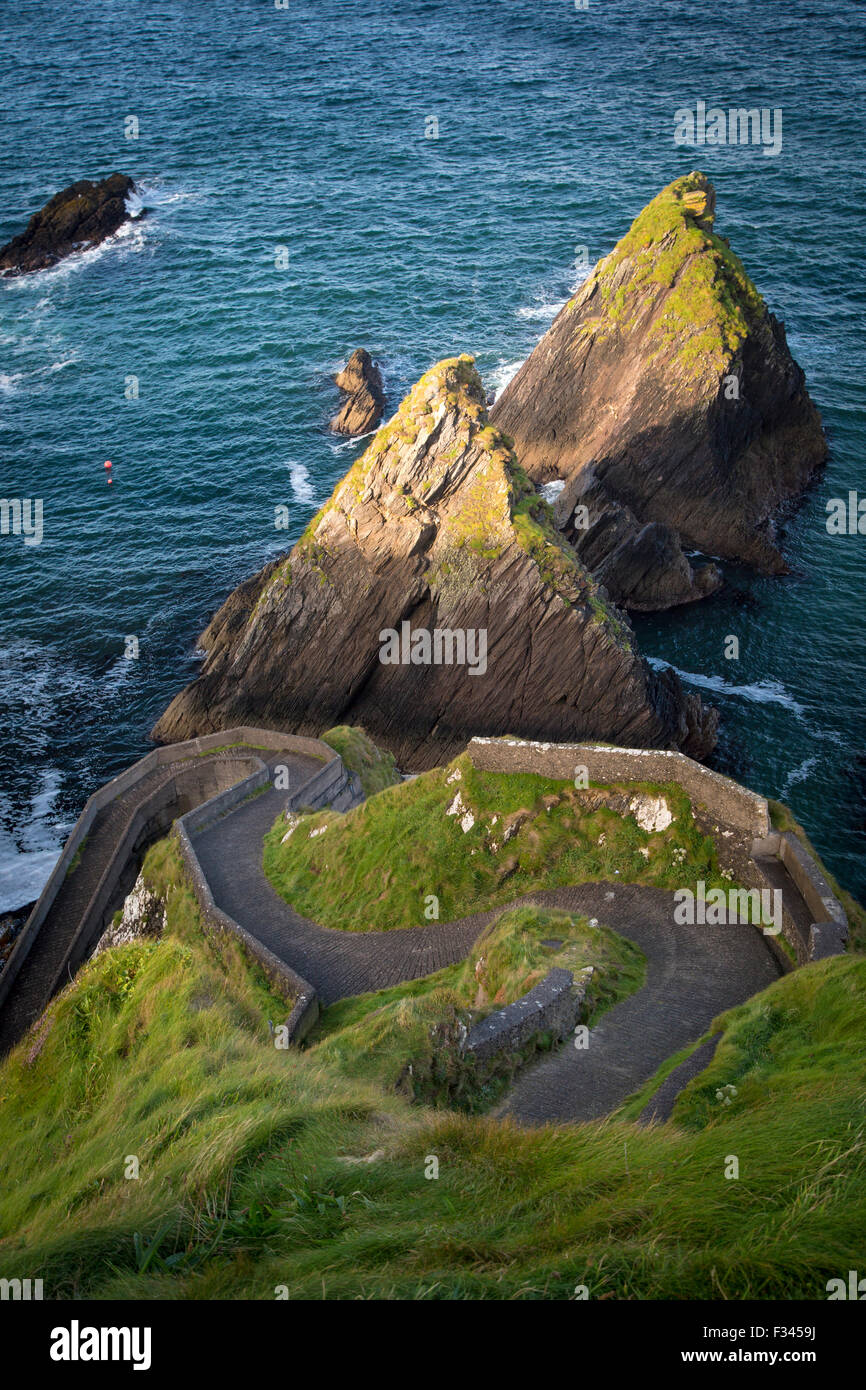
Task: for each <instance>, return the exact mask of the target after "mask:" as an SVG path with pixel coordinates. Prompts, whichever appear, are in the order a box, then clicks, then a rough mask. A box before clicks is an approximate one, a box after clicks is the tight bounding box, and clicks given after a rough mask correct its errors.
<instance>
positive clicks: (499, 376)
mask: <svg viewBox="0 0 866 1390" xmlns="http://www.w3.org/2000/svg"><path fill="white" fill-rule="evenodd" d="M525 361H526V358H525V357H521V358H520V361H519V362H506V361H505V358H504V357H500V359H499V364H498V366H496V367H494V368H493V370H492V372H488V374H487V386H488V389H489V390H491V391H495V393H496V396H497V398H498V397H499V396H501V395H502V392H503V391H504V390H505V388H506V386H508V384H509V382H512V381H513V380H514V378H515V377H516V376H517V373H518V372H519V371H520V368H521V367H522V366H523V364H524V362H525Z"/></svg>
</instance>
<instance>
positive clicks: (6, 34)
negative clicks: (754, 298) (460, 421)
mask: <svg viewBox="0 0 866 1390" xmlns="http://www.w3.org/2000/svg"><path fill="white" fill-rule="evenodd" d="M0 33H2V43H0V91H2V115H0V242H3V241H5V240H7V239H8V238H9V237H10V236H12V235H13V234H15V233H16V232H18V231H19V230H22V229H23V227H24V225H25V224H26V221H27V219H28V217H29V216H30V215H31V214H32V213H33V212H34V211H35V210H36V209H38V208H39V207H41V206H42V205H43V203H45V202H46V200H47V199H48V198H49V197H50V196H51V195H52V194H53V193H55V192H56V191H57V190H59V189H61V188H63V187H65V186H66V185H67V184H69V183H71V182H72V181H74V180H75V179H78V178H81V177H92V178H96V177H103V176H105V175H106V174H108V173H110V172H112V171H114V170H119V171H121V172H123V173H127V174H129V175H131V176H132V177H133V178H134V179H135V180H136V182H137V185H138V189H139V195H138V199H137V201H136V205H135V206H136V211H138V212H139V213H140V215H139V216H137V217H136V218H135V219H134V220H132V221H131V222H129V223H128V224H127V225H125V226H124V227H123V228H122V230H121V231H120V232H119V233H118V234H117V235H116V236H114V237H112V238H111V239H110V240H109V241H108V242H106V243H104V244H103V245H102V246H100V247H98V248H96V249H93V250H91V251H88V252H85V253H83V254H80V255H77V256H75V257H73V258H71V259H68V260H66V261H64V262H62V263H60V264H59V265H58V266H57V267H55V268H53V269H50V270H46V271H43V272H39V273H37V274H34V275H29V276H25V277H21V278H18V279H13V280H4V281H0V497H3V498H6V499H14V498H18V499H30V500H31V502H34V503H35V501H36V499H40V500H41V502H42V516H43V521H42V537H41V541H40V543H39V544H27V543H26V538H25V537H24V536H23V535H17V536H16V535H15V534H14V533H12V532H10V534H7V535H0V731H2V736H0V911H4V910H8V909H13V908H16V907H19V906H21V905H22V904H24V903H26V902H28V901H31V900H32V899H33V898H35V897H36V896H37V894H38V893H39V891H40V889H41V888H42V886H43V884H44V882H45V880H46V878H47V876H48V874H49V872H50V869H51V867H52V865H53V863H54V860H55V857H56V855H57V853H58V850H59V848H60V846H61V845H62V843H63V840H64V838H65V836H66V835H67V833H68V831H69V829H70V827H71V825H72V824H73V823H74V821H75V819H76V817H77V816H78V814H79V812H80V811H81V808H82V806H83V804H84V801H85V800H86V798H87V796H88V795H89V794H90V793H91V792H92V791H93V790H94V789H95V788H96V787H97V786H98V785H99V784H100V783H102V782H103V781H105V780H106V779H107V778H109V777H110V776H112V775H113V774H115V773H117V772H118V771H119V770H120V769H121V768H123V767H125V766H126V765H127V764H128V763H130V762H132V761H133V760H134V759H136V758H138V757H140V756H142V755H143V754H144V753H146V752H147V751H148V749H149V747H150V746H151V744H150V741H149V730H150V729H151V727H152V725H153V723H154V721H155V719H156V718H157V716H158V715H159V714H160V712H161V711H162V709H163V708H164V707H165V705H166V704H167V703H168V701H169V700H170V698H171V697H172V696H173V695H174V693H175V692H176V691H177V690H179V689H180V688H181V686H183V685H184V684H185V683H186V682H187V681H189V680H190V679H192V678H193V677H194V676H195V674H196V672H197V670H198V667H199V663H200V660H201V654H200V653H199V652H197V648H196V642H197V638H198V635H199V634H200V633H201V631H202V629H203V628H204V626H205V625H206V623H207V621H208V619H209V617H210V616H211V614H212V613H213V612H214V611H215V609H216V608H217V607H218V605H219V604H220V603H221V602H222V600H223V599H224V598H225V597H226V595H227V594H228V593H229V592H230V591H231V589H232V588H233V587H234V586H235V585H236V584H237V583H238V582H239V581H240V580H242V579H244V578H245V577H246V576H248V575H250V574H251V573H253V572H254V571H255V570H256V569H257V568H259V567H260V566H261V565H262V564H264V563H265V562H266V561H267V560H269V559H270V558H271V557H273V556H274V555H276V554H277V553H279V552H281V551H284V550H286V549H287V548H288V546H289V545H290V544H291V543H292V542H293V541H294V539H296V537H297V535H298V534H299V533H300V531H301V530H302V528H303V527H304V525H305V524H306V522H307V520H308V519H309V517H310V516H311V514H312V513H313V511H314V510H315V509H316V508H317V506H319V505H321V503H322V502H323V501H324V500H325V499H326V498H327V496H328V495H329V493H330V491H331V489H332V488H333V486H334V484H335V483H336V482H337V481H338V479H339V478H340V477H341V476H342V474H343V473H345V472H346V470H347V469H348V468H349V467H350V465H351V464H352V462H353V460H354V459H355V458H356V457H357V456H358V454H359V452H360V451H361V450H362V449H363V448H364V441H363V440H362V441H360V442H357V441H343V440H339V439H337V438H335V437H334V436H332V435H330V434H329V433H328V429H327V423H328V419H329V417H330V415H331V414H333V413H334V412H335V410H336V408H337V406H338V393H337V391H336V388H335V386H334V384H333V379H332V378H333V374H334V372H335V371H337V370H338V369H339V368H340V366H341V365H342V364H343V363H344V362H345V360H346V358H347V356H348V355H349V354H350V353H351V352H352V351H353V350H354V349H355V348H356V347H360V346H364V347H366V348H368V349H369V351H370V352H371V353H372V354H373V355H374V357H375V358H377V359H378V361H379V362H380V363H381V366H382V370H383V374H384V380H385V386H386V390H387V395H388V405H389V408H393V409H396V407H397V405H398V404H399V402H400V400H401V398H402V396H403V395H404V393H405V392H406V391H407V390H408V389H409V387H410V386H411V385H412V384H413V382H414V381H415V380H416V379H417V378H418V377H419V376H420V375H421V374H422V373H423V372H424V371H425V370H426V369H427V368H428V367H429V366H430V365H431V364H432V363H434V362H435V361H437V360H439V359H440V358H442V357H445V356H451V355H454V354H457V353H461V352H469V353H471V354H473V355H474V357H475V359H476V362H477V365H478V367H479V370H480V372H481V374H482V376H483V378H484V381H485V384H486V386H487V387H488V389H490V390H501V389H502V387H503V386H504V385H505V384H506V382H507V381H508V380H509V379H510V377H511V376H513V374H514V373H515V371H516V370H517V368H518V366H519V365H520V363H521V362H522V361H523V360H524V359H525V358H526V357H527V355H528V354H529V352H530V351H531V350H532V348H533V346H534V344H535V343H536V342H537V341H538V339H539V338H540V337H541V335H542V334H543V333H544V332H545V330H546V329H547V327H548V326H549V324H550V322H551V321H552V319H553V317H554V315H555V314H556V312H557V310H558V309H559V307H560V306H561V305H562V304H563V303H565V302H566V300H567V299H568V298H569V296H570V295H571V294H572V292H573V291H574V289H575V287H576V286H577V285H578V284H579V283H580V282H581V280H582V279H583V278H584V277H585V275H586V273H587V266H588V265H591V264H593V263H594V262H595V261H596V260H597V259H598V258H599V257H601V256H603V255H605V254H606V253H607V252H608V251H610V249H611V248H612V247H613V245H614V244H615V242H616V241H617V240H618V238H619V237H620V236H621V235H622V234H623V233H624V232H625V231H626V230H627V228H628V226H629V225H630V223H631V221H632V219H633V218H634V217H635V216H636V214H637V213H638V212H639V211H640V209H641V208H642V207H643V206H644V205H645V203H646V202H647V201H648V200H649V199H650V198H651V197H652V196H653V195H654V194H655V193H656V192H657V191H658V190H659V189H660V188H661V187H662V186H664V185H665V184H667V183H669V182H670V181H671V180H672V179H674V178H676V177H677V176H679V175H680V174H683V173H686V172H688V171H689V170H690V169H694V168H699V169H702V170H703V171H704V172H705V173H706V174H707V175H708V176H709V177H710V178H711V179H712V180H713V181H714V183H715V186H716V190H717V199H718V204H717V229H718V230H719V231H721V232H723V233H724V234H726V235H727V236H728V237H729V238H730V240H731V242H732V244H733V246H734V248H735V249H736V251H737V252H738V253H739V254H740V255H741V256H742V258H743V260H744V261H745V264H746V266H747V267H748V269H749V271H750V273H751V275H752V277H753V279H754V280H755V282H756V283H757V285H758V287H759V289H760V290H761V292H762V293H763V295H764V296H765V298H766V300H767V302H768V304H769V306H770V307H771V309H772V310H773V311H774V312H775V313H776V315H777V316H778V317H779V318H781V319H782V320H783V321H784V323H785V325H786V329H787V334H788V341H789V343H790V346H791V349H792V351H793V353H794V355H795V356H796V358H797V360H798V361H799V362H800V363H801V365H802V366H803V368H804V369H805V371H806V373H807V377H808V383H809V387H810V390H811V393H812V396H813V398H814V400H815V401H816V403H817V404H818V406H819V408H820V410H821V412H822V415H823V419H824V422H825V425H826V430H827V434H828V438H829V443H830V458H829V463H828V466H827V468H826V471H825V472H824V473H823V474H822V475H821V477H820V478H819V479H818V480H817V482H816V484H815V486H814V487H813V488H812V489H811V490H810V492H809V493H808V495H807V496H806V498H805V500H804V501H803V503H802V505H801V506H799V507H797V508H795V509H792V510H791V511H790V513H789V514H788V515H787V516H786V517H785V519H784V527H783V530H784V551H785V554H786V557H787V559H788V563H789V566H790V574H788V575H787V576H785V577H783V578H773V579H768V578H759V577H756V576H755V575H753V574H751V573H749V572H748V571H746V570H742V569H739V568H737V567H732V566H726V567H725V571H726V579H727V584H726V587H725V589H724V591H723V592H722V593H721V594H720V595H719V596H717V597H715V598H713V599H711V600H709V601H707V602H703V603H700V604H695V605H693V606H690V607H687V608H681V609H676V610H674V611H673V612H670V613H666V614H660V615H651V616H645V617H640V618H637V619H635V623H634V626H635V628H636V630H637V634H638V637H639V641H640V643H641V645H642V648H643V650H644V652H645V653H646V655H647V656H648V658H650V660H651V661H652V662H653V663H654V664H657V665H668V664H669V665H672V666H674V667H675V668H676V669H677V670H678V671H679V672H680V675H681V677H682V679H683V681H684V682H685V684H686V686H687V687H688V688H689V689H693V690H697V691H699V692H700V693H701V695H702V696H703V697H704V698H705V699H707V700H708V701H710V702H711V703H713V704H715V705H716V706H717V707H718V708H719V710H720V711H721V715H722V736H721V741H720V744H719V748H718V751H717V753H716V755H715V765H716V766H717V767H719V768H721V769H722V770H723V771H727V772H729V773H731V774H732V775H734V776H736V777H738V778H740V779H741V780H743V781H744V782H746V783H748V784H749V785H750V786H752V787H754V788H755V789H756V790H758V791H760V792H762V793H765V794H766V795H768V796H772V797H779V798H782V799H784V800H785V801H786V802H788V803H789V805H790V806H791V807H792V809H793V811H794V813H795V814H796V816H797V817H798V818H799V819H800V820H801V821H802V822H803V824H804V825H805V826H806V828H807V830H808V832H809V834H810V835H811V837H812V838H813V840H814V842H815V844H816V845H817V847H818V848H819V850H820V852H821V853H822V855H823V856H825V858H826V861H827V863H828V865H829V866H830V867H831V868H832V870H833V871H834V872H835V873H836V874H837V875H838V877H839V878H840V879H841V880H842V881H843V883H844V884H845V885H846V886H847V887H849V888H850V889H851V890H852V891H854V892H859V893H860V894H861V895H862V894H864V893H866V862H864V861H866V856H864V849H866V806H864V792H866V727H864V726H866V718H864V716H866V643H864V622H866V614H864V603H863V595H864V575H866V535H861V534H859V533H857V531H856V522H855V533H854V534H847V533H846V534H844V535H837V534H831V533H830V532H828V529H827V524H826V523H827V516H828V513H827V505H828V502H831V501H832V499H834V498H836V499H848V498H849V494H851V493H856V494H858V497H866V458H864V445H866V395H864V382H866V348H864V336H863V320H864V310H866V289H864V276H863V252H864V238H863V225H864V211H863V209H864V196H863V194H864V188H863V150H864V148H866V129H864V126H866V117H864V110H866V106H864V86H866V78H864V71H866V65H864V57H866V13H864V5H863V4H862V3H855V2H854V0H800V2H798V0H762V2H761V3H760V4H758V3H755V0H727V3H725V4H719V3H708V0H588V4H586V5H585V6H584V5H583V4H582V3H578V4H575V3H574V0H459V3H456V2H451V0H363V3H354V4H347V3H345V0H339V2H338V0H288V3H282V2H281V0H277V3H273V0H233V3H231V4H202V3H201V0H147V2H146V3H144V2H143V0H138V2H137V3H135V2H134V0H89V3H88V4H86V5H58V4H56V3H55V2H54V0H15V3H14V4H13V3H10V2H9V0H6V3H5V4H3V5H2V7H0ZM700 102H703V103H705V104H706V107H707V108H712V107H714V106H715V107H719V108H722V109H724V110H727V109H728V108H760V109H762V110H766V111H767V112H768V113H771V114H772V113H780V114H779V117H778V119H779V120H780V121H781V127H780V129H781V135H782V139H781V148H779V149H778V150H777V151H775V152H770V153H766V152H765V148H766V146H765V145H763V144H761V143H756V144H751V143H750V144H744V145H741V144H738V143H733V144H713V145H710V144H704V145H702V146H697V145H695V146H693V147H688V146H685V147H684V146H683V145H681V144H677V143H676V141H675V138H674V137H675V130H676V113H677V112H681V111H682V110H684V109H687V110H692V111H697V110H698V103H700ZM773 119H776V118H775V117H773ZM109 460H110V461H111V464H112V467H111V469H110V470H109V469H106V467H105V463H106V461H109ZM109 477H110V479H111V481H109ZM855 502H856V499H855ZM281 506H287V507H288V508H289V517H290V530H289V531H288V532H287V531H285V530H277V529H276V526H275V515H276V512H275V509H276V508H278V507H281ZM864 529H866V522H864ZM731 636H736V637H737V638H738V642H739V654H738V657H737V658H736V659H732V658H730V657H729V656H726V651H730V650H731V643H730V642H729V641H728V639H729V638H730V637H731Z"/></svg>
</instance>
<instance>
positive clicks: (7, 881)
mask: <svg viewBox="0 0 866 1390" xmlns="http://www.w3.org/2000/svg"><path fill="white" fill-rule="evenodd" d="M59 790H60V773H59V772H58V771H57V769H56V768H46V769H44V770H43V772H42V781H41V785H40V787H39V788H38V790H37V791H35V792H34V794H33V796H32V798H31V801H30V806H29V810H28V811H27V812H26V813H25V814H24V815H23V816H19V817H18V818H17V824H16V826H15V830H14V832H13V831H11V830H8V829H2V828H0V912H14V911H15V910H16V909H17V908H19V907H23V906H24V904H25V903H30V902H34V901H35V899H36V898H38V897H39V894H40V893H41V892H42V889H43V888H44V887H45V884H46V883H47V881H48V879H49V877H50V875H51V870H52V869H53V868H54V865H55V863H56V862H57V856H58V855H59V853H60V851H61V849H62V848H63V843H64V840H65V839H66V835H67V834H68V832H69V830H70V829H71V826H69V825H67V824H65V823H64V822H62V821H60V820H59V819H58V817H57V814H56V812H55V803H56V800H57V794H58V792H59ZM0 809H4V810H5V811H6V814H4V816H3V819H4V820H7V821H8V819H9V814H8V806H5V807H3V808H0Z"/></svg>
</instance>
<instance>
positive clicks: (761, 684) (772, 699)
mask: <svg viewBox="0 0 866 1390" xmlns="http://www.w3.org/2000/svg"><path fill="white" fill-rule="evenodd" d="M647 662H648V664H649V665H650V666H651V667H652V669H653V670H654V671H661V670H665V669H666V668H670V669H671V670H672V671H675V672H676V674H677V675H678V676H679V678H680V680H681V681H685V683H686V684H687V685H696V686H698V687H699V689H701V690H712V691H713V692H714V694H716V695H723V696H725V697H727V696H731V695H733V696H736V697H737V698H738V699H740V700H750V701H751V702H752V703H753V704H756V705H781V706H782V707H783V708H784V709H788V710H790V711H791V713H792V714H796V715H799V716H801V717H802V715H803V714H804V713H805V710H804V709H803V706H802V705H801V704H798V702H797V701H796V700H795V699H794V697H793V695H789V694H788V692H787V690H786V689H785V687H784V686H783V685H782V684H781V682H780V681H774V680H768V681H755V682H754V683H753V684H751V685H731V684H730V683H729V682H728V681H726V680H724V679H723V678H722V677H721V676H705V675H701V674H699V673H698V672H696V671H681V670H680V668H679V667H678V666H673V665H672V664H671V662H669V661H662V660H661V659H660V658H659V657H654V656H650V657H647Z"/></svg>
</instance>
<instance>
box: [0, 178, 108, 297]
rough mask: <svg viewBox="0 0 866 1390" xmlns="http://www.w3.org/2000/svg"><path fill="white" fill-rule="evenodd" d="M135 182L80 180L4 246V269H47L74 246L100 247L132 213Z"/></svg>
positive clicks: (0, 262)
mask: <svg viewBox="0 0 866 1390" xmlns="http://www.w3.org/2000/svg"><path fill="white" fill-rule="evenodd" d="M134 188H135V184H134V183H133V181H132V179H130V178H127V176H126V175H125V174H110V175H109V177H108V178H107V179H102V180H100V182H98V183H92V182H91V180H90V179H79V181H78V182H77V183H73V184H71V185H70V187H69V188H64V189H63V191H62V192H61V193H55V195H54V197H53V198H51V199H50V200H49V201H48V202H47V203H46V204H45V206H44V208H42V209H41V210H40V211H39V212H35V213H34V214H33V216H32V217H31V219H30V221H29V222H28V224H27V226H26V228H25V229H24V231H23V232H22V233H21V234H20V236H16V237H13V238H12V240H11V241H8V242H7V243H6V245H5V246H3V247H2V248H0V273H2V274H3V275H4V276H13V275H24V274H27V273H28V272H29V271H33V270H45V269H46V267H48V266H52V265H54V264H55V263H56V262H57V261H59V260H61V259H62V258H63V257H64V256H68V255H70V254H71V253H72V252H73V251H83V250H84V249H86V248H87V247H90V246H98V245H99V243H100V242H101V241H104V240H105V238H106V237H109V236H112V235H113V233H114V232H116V231H117V229H118V227H120V226H121V225H122V224H123V223H124V222H126V221H127V220H128V218H129V216H130V214H129V211H128V209H127V206H126V200H127V198H128V197H129V195H130V193H132V192H133V190H134Z"/></svg>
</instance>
